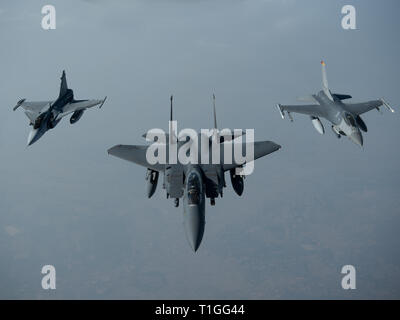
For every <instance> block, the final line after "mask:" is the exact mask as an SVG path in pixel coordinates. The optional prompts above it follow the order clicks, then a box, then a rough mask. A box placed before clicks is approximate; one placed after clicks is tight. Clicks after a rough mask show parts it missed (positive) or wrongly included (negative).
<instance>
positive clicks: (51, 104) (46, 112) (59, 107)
mask: <svg viewBox="0 0 400 320" xmlns="http://www.w3.org/2000/svg"><path fill="white" fill-rule="evenodd" d="M106 98H107V97H105V98H104V99H103V100H75V99H74V92H73V90H72V89H69V88H68V85H67V77H66V75H65V71H63V72H62V75H61V84H60V92H59V95H58V98H57V99H56V100H54V101H26V99H21V100H19V101H18V103H17V105H16V106H15V107H14V108H13V110H14V111H15V110H17V109H18V108H19V107H22V108H23V109H24V110H25V114H26V116H27V117H28V118H29V121H30V123H29V124H30V125H32V127H33V128H32V130H31V132H30V133H29V136H28V146H30V145H32V144H33V143H35V142H36V141H38V140H39V139H40V138H41V137H42V136H43V135H44V134H45V133H46V132H47V131H48V130H50V129H53V128H55V127H56V126H57V124H58V123H59V122H60V121H61V119H62V118H63V117H65V116H66V115H68V114H70V113H73V115H72V116H71V119H70V123H71V124H73V123H75V122H77V121H78V120H79V119H80V118H81V117H82V114H83V112H84V111H85V110H86V109H88V108H91V107H94V106H97V105H100V106H99V108H101V107H102V106H103V104H104V102H105V101H106ZM75 115H77V117H76V118H75ZM74 118H75V119H74Z"/></svg>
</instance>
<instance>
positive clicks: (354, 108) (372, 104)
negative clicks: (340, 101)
mask: <svg viewBox="0 0 400 320" xmlns="http://www.w3.org/2000/svg"><path fill="white" fill-rule="evenodd" d="M383 104H384V103H383V101H382V100H372V101H367V102H361V103H346V104H345V108H346V110H347V111H349V112H351V113H353V114H356V115H360V114H363V113H365V112H368V111H371V110H372V109H376V108H378V107H380V106H382V105H383Z"/></svg>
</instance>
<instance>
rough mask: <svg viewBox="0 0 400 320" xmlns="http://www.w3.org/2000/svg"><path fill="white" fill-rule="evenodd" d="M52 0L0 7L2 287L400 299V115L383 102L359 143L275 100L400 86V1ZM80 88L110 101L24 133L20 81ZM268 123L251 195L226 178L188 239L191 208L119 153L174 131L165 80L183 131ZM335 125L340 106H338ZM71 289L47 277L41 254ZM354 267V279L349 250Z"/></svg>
mask: <svg viewBox="0 0 400 320" xmlns="http://www.w3.org/2000/svg"><path fill="white" fill-rule="evenodd" d="M351 2H352V4H353V5H355V7H356V10H357V30H354V31H345V30H343V29H342V28H341V24H340V20H341V17H342V15H341V13H340V11H341V8H342V6H343V5H345V4H348V2H347V1H329V2H328V1H317V0H314V1H303V0H302V1H290V0H286V1H266V0H265V1H261V0H254V1H249V0H248V1H206V0H204V1H178V0H176V1H168V2H167V1H118V2H116V1H113V2H110V1H94V0H92V1H68V2H66V1H55V0H53V1H51V3H52V4H53V5H55V7H56V10H57V29H56V30H51V31H45V30H43V29H42V28H41V19H42V15H41V8H42V6H43V5H45V4H48V3H49V2H48V1H18V2H17V1H2V2H1V4H0V42H1V50H0V66H1V69H0V70H1V71H0V97H1V98H0V99H1V116H0V150H1V162H2V165H1V166H0V177H1V178H0V298H5V299H9V298H17V299H37V298H38V299H42V298H44V299H47V298H49V299H59V298H68V299H79V298H93V299H104V298H111V299H116V298H121V299H131V298H133V299H141V298H142V299H143V298H156V299H157V298H170V299H175V298H186V299H194V298H197V299H211V298H216V299H224V298H232V299H233V298H243V299H249V298H252V299H265V298H292V299H298V298H301V299H307V298H327V299H332V298H342V299H352V298H374V299H375V298H400V256H399V251H398V248H399V245H400V240H399V237H398V230H399V227H400V212H399V207H400V198H399V196H398V195H399V191H400V182H399V181H400V180H399V178H400V177H399V173H400V172H399V149H398V141H399V138H400V134H399V130H398V123H399V122H398V121H399V120H398V116H399V112H397V113H395V114H391V113H389V112H387V111H386V110H384V114H383V115H380V114H379V113H377V112H373V111H372V112H370V113H368V114H366V115H365V116H363V118H364V120H365V122H366V123H367V125H368V129H369V131H368V133H367V134H365V135H364V138H365V144H364V149H362V150H361V149H360V148H358V147H357V146H356V145H354V144H352V143H351V142H350V141H348V140H347V139H341V140H338V139H336V138H335V137H334V136H333V134H332V133H331V131H330V129H329V127H328V126H327V125H326V129H327V130H326V131H327V132H326V134H325V135H324V136H320V135H319V134H318V133H317V132H316V131H315V130H314V128H313V127H312V124H311V121H309V119H308V118H307V117H305V116H301V115H298V116H296V115H294V117H295V122H294V123H290V122H289V121H282V120H281V119H280V116H279V114H278V112H277V110H276V109H275V104H276V103H277V102H281V103H295V102H296V100H295V98H296V97H297V96H299V95H306V94H310V93H314V92H316V91H318V90H320V87H321V70H320V64H319V62H320V60H321V59H324V60H326V62H327V71H328V78H329V84H330V87H331V88H332V90H333V91H334V92H338V93H345V94H351V95H352V96H353V97H354V98H353V101H362V100H369V99H375V98H379V97H385V98H386V100H387V101H388V102H390V103H391V104H392V105H393V106H394V107H395V108H396V106H398V103H399V101H400V91H399V90H398V75H399V73H400V67H399V63H398V57H399V56H400V43H399V41H398V32H399V27H400V22H399V20H398V12H399V9H400V7H399V3H398V1H395V0H392V1H389V0H388V1H351ZM63 69H66V72H67V79H68V84H69V86H70V87H71V88H72V89H73V90H74V93H75V96H76V98H77V99H84V98H101V97H103V96H105V95H107V96H108V101H107V102H106V104H105V105H104V107H103V108H102V109H101V110H98V109H93V110H90V111H88V112H86V113H85V114H84V116H83V117H82V119H81V120H80V121H79V122H78V123H76V124H75V125H73V126H71V125H70V124H69V121H68V120H64V121H63V122H61V123H60V124H59V125H58V126H57V128H56V129H55V130H52V131H49V132H48V133H47V134H46V135H45V136H44V137H43V138H42V139H40V140H39V141H38V142H37V143H35V144H34V145H33V146H31V147H29V148H26V141H27V136H28V132H29V130H30V129H29V127H28V119H27V118H26V117H25V115H24V114H23V112H21V110H18V112H12V107H13V106H14V105H15V103H16V101H17V100H18V99H20V98H27V99H28V100H46V99H49V98H55V97H56V96H57V95H58V90H59V77H60V75H61V71H62V70H63ZM213 92H215V93H216V96H217V108H218V124H219V126H221V127H230V128H232V129H233V128H243V129H245V128H254V129H255V137H256V140H272V141H274V142H276V143H279V144H280V145H282V149H281V150H280V151H278V152H276V153H274V154H272V155H270V156H267V157H265V158H262V159H261V160H257V162H256V164H255V173H254V174H253V175H251V176H250V177H248V178H247V179H246V180H245V192H244V195H243V196H242V197H238V196H236V194H235V193H234V191H233V189H232V187H231V185H230V181H229V177H228V176H227V177H226V178H227V182H228V188H227V189H225V193H224V198H223V199H217V204H216V206H215V207H212V208H211V207H210V206H209V204H207V207H206V221H207V224H206V230H205V235H204V239H203V242H202V245H201V247H200V249H199V251H198V252H197V253H196V254H194V253H193V252H192V251H191V249H190V248H189V246H188V244H187V241H186V239H185V235H184V230H183V225H182V208H179V209H176V208H174V207H173V202H172V200H166V199H165V191H164V190H162V189H161V188H160V186H159V188H158V190H157V192H156V194H155V196H154V197H153V198H152V199H151V200H149V199H147V198H146V196H145V181H144V177H145V170H144V169H143V168H141V167H138V166H135V165H134V164H131V163H128V162H124V161H122V160H119V159H116V158H113V157H111V156H108V155H107V152H106V150H107V149H108V148H109V147H111V146H113V145H115V144H118V143H124V144H139V143H144V140H143V139H142V138H141V134H142V133H144V132H146V131H147V130H148V129H150V128H155V127H161V128H167V125H168V122H167V120H168V116H169V115H168V104H169V100H168V99H169V95H170V94H171V93H173V94H174V95H175V115H176V118H177V120H178V127H179V128H180V129H183V128H185V127H190V128H194V129H200V128H208V127H211V125H212V114H211V110H212V104H211V102H212V101H211V95H212V93H213ZM325 124H326V123H325ZM45 264H52V265H54V266H55V267H56V270H57V289H56V290H53V291H51V290H50V291H44V290H43V289H42V288H41V285H40V283H41V279H42V275H41V273H40V271H41V268H42V266H43V265H45ZM346 264H352V265H354V266H355V267H356V269H357V289H356V290H352V291H351V290H347V291H344V290H342V289H341V286H340V282H341V278H342V275H341V274H340V270H341V267H342V266H343V265H346Z"/></svg>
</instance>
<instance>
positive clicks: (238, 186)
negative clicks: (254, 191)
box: [229, 168, 244, 196]
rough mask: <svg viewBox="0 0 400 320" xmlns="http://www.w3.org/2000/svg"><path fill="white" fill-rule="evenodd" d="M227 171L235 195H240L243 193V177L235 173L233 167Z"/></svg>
mask: <svg viewBox="0 0 400 320" xmlns="http://www.w3.org/2000/svg"><path fill="white" fill-rule="evenodd" d="M229 173H230V176H231V182H232V187H233V190H235V192H236V193H237V195H239V196H241V195H242V194H243V190H244V181H243V177H242V176H240V175H237V174H236V172H235V168H233V169H231V170H229Z"/></svg>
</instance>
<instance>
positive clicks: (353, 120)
mask: <svg viewBox="0 0 400 320" xmlns="http://www.w3.org/2000/svg"><path fill="white" fill-rule="evenodd" d="M321 65H322V90H321V91H320V92H318V93H317V94H313V95H311V96H307V97H303V98H299V100H300V101H304V102H311V103H314V104H309V105H282V104H277V107H278V110H279V112H280V114H281V117H282V119H284V117H285V111H286V112H287V114H288V116H289V119H290V120H291V121H293V118H292V116H291V112H297V113H302V114H306V115H308V116H310V119H311V121H312V124H313V125H314V127H315V129H316V130H317V131H318V132H319V133H320V134H324V133H325V130H324V126H323V125H322V123H321V120H320V118H325V119H326V120H328V121H329V122H331V128H332V131H333V132H334V134H335V135H336V137H337V138H340V137H341V136H347V137H348V138H349V139H350V140H351V141H353V142H354V143H355V144H357V145H359V146H360V147H362V145H363V136H362V134H361V131H364V132H367V126H366V124H365V122H364V121H363V120H362V119H361V116H360V115H361V114H363V113H365V112H368V111H370V110H372V109H377V110H378V111H379V112H380V109H379V107H380V106H382V105H383V106H385V107H386V108H387V109H388V110H390V111H391V112H394V110H393V109H392V108H391V107H390V106H389V104H388V103H386V101H385V100H384V99H383V98H381V99H379V100H372V101H367V102H360V103H343V102H342V101H343V100H345V99H350V98H352V97H351V96H350V95H347V94H339V93H332V92H331V91H330V89H329V86H328V79H327V75H326V65H325V62H324V61H321ZM360 130H361V131H360Z"/></svg>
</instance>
